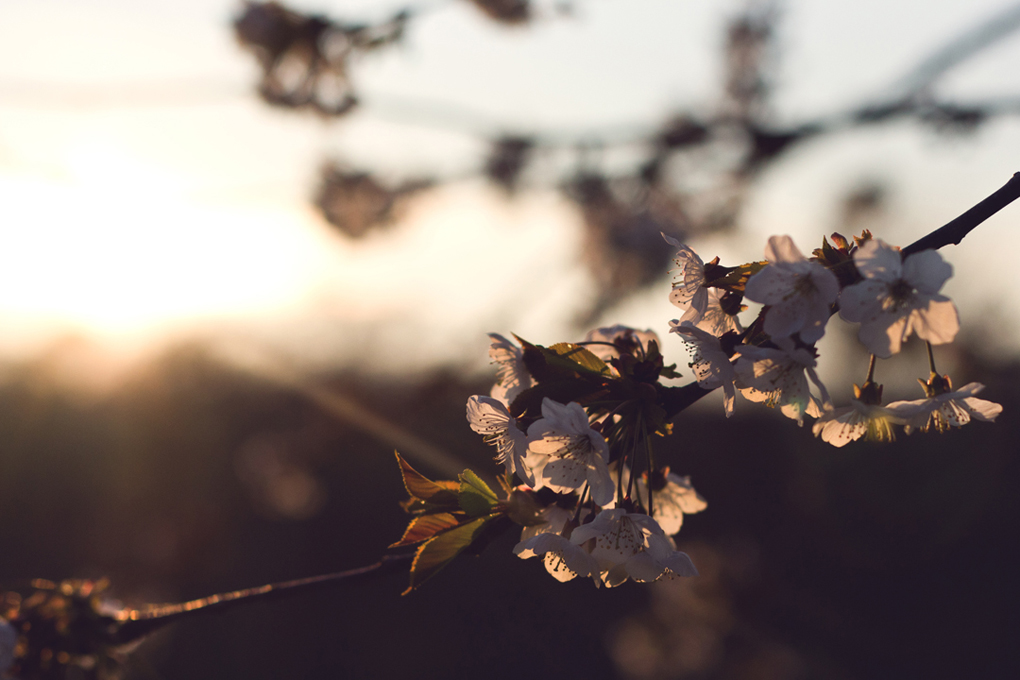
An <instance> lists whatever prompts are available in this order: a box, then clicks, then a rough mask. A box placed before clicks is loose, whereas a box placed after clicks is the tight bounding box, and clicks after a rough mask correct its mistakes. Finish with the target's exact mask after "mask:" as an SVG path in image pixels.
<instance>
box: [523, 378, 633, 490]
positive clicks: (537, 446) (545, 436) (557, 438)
mask: <svg viewBox="0 0 1020 680" xmlns="http://www.w3.org/2000/svg"><path fill="white" fill-rule="evenodd" d="M528 440H529V443H528V456H527V459H526V461H525V464H526V465H527V466H528V467H529V468H530V469H531V471H532V472H533V473H534V477H535V481H534V484H533V486H534V487H535V488H536V489H540V488H542V487H549V488H550V489H552V490H553V491H556V492H557V493H570V492H571V491H578V490H579V489H580V488H581V487H582V486H584V484H585V482H587V483H588V488H589V490H590V492H591V498H592V500H593V501H595V504H596V505H604V504H606V503H608V502H609V501H610V500H611V499H612V497H613V491H614V489H613V482H612V479H611V478H610V476H609V468H608V466H607V461H608V460H609V446H608V445H607V444H606V440H605V439H603V437H602V435H601V434H599V433H598V432H596V431H595V430H593V429H592V428H591V426H590V425H589V424H588V414H587V413H585V410H584V409H583V408H582V407H581V405H580V404H578V403H577V402H570V403H569V404H566V405H564V404H560V403H557V402H555V401H553V400H552V399H549V398H545V399H543V400H542V418H540V419H539V420H536V421H535V422H534V423H532V425H531V427H529V428H528Z"/></svg>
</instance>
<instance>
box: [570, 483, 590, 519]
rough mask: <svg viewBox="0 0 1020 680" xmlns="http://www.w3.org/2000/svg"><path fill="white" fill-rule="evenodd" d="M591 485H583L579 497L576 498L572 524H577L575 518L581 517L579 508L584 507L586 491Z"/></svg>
mask: <svg viewBox="0 0 1020 680" xmlns="http://www.w3.org/2000/svg"><path fill="white" fill-rule="evenodd" d="M590 487H591V485H590V484H588V482H585V483H584V487H583V488H582V489H581V495H580V496H578V498H577V507H576V508H574V519H573V522H574V523H575V524H576V523H577V518H578V517H580V516H581V508H582V507H583V506H584V502H585V501H586V500H587V497H588V491H589V490H590Z"/></svg>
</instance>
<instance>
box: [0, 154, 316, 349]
mask: <svg viewBox="0 0 1020 680" xmlns="http://www.w3.org/2000/svg"><path fill="white" fill-rule="evenodd" d="M66 169H67V171H68V175H69V177H68V178H67V179H65V180H64V181H58V180H54V179H47V178H40V177H30V176H24V175H23V176H20V177H15V176H3V175H0V205H3V215H4V221H3V225H2V234H3V255H4V261H3V266H2V268H0V314H2V315H3V316H5V317H15V318H18V319H21V320H22V321H24V322H32V321H54V322H64V323H68V324H70V325H77V326H80V327H82V328H84V329H85V330H89V331H98V332H100V333H103V332H115V333H120V332H125V331H128V332H131V331H138V330H144V329H146V328H149V327H152V326H157V325H163V324H167V323H173V322H179V321H182V320H188V319H196V318H200V317H218V316H221V315H236V314H247V313H252V312H258V311H266V310H269V309H273V308H280V307H285V306H287V305H290V304H292V303H294V302H295V301H297V300H299V299H300V298H301V297H302V295H303V294H305V293H306V292H307V290H308V287H309V284H310V280H311V278H312V277H314V276H315V273H316V271H315V270H316V267H315V266H314V265H315V264H316V262H315V260H316V258H315V253H316V251H317V248H318V246H317V244H314V243H310V242H309V238H308V235H307V234H306V235H305V238H304V239H302V237H301V236H302V235H301V234H300V233H295V231H296V230H295V228H294V223H299V222H300V220H299V219H298V217H299V215H296V214H295V213H293V212H291V213H289V214H284V215H281V213H283V212H285V211H284V210H283V209H280V208H277V209H275V210H274V209H273V208H272V207H270V208H266V207H265V206H260V207H256V206H252V207H251V208H248V209H241V208H238V207H234V206H216V205H208V204H203V203H201V202H199V201H196V200H193V199H191V198H189V197H188V195H187V194H186V193H185V192H183V191H182V187H183V186H184V184H185V180H184V179H183V178H182V177H179V176H175V175H173V174H171V173H170V172H169V171H167V170H165V169H163V168H160V167H157V166H153V165H148V164H146V163H145V162H144V161H143V160H142V159H139V158H137V157H134V156H132V155H131V153H130V152H129V151H128V150H127V149H125V148H122V147H118V146H116V145H114V144H112V143H109V142H103V141H101V140H90V141H88V142H84V143H81V144H76V145H72V146H71V147H70V149H69V151H68V153H67V156H66ZM281 218H282V219H281ZM310 265H311V266H310Z"/></svg>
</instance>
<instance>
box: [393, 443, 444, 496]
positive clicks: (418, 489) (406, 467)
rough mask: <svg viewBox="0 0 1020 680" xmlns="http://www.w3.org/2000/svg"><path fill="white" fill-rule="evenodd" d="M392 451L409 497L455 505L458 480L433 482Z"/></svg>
mask: <svg viewBox="0 0 1020 680" xmlns="http://www.w3.org/2000/svg"><path fill="white" fill-rule="evenodd" d="M394 453H395V454H396V456H397V463H398V464H399V465H400V474H401V476H402V477H403V478H404V488H405V489H407V493H408V494H409V495H410V496H411V498H413V499H415V500H419V501H424V502H426V503H430V504H432V505H438V506H442V507H451V508H455V507H457V491H458V489H459V488H460V483H459V482H455V481H452V480H442V481H438V482H433V481H432V480H430V479H428V478H426V477H425V476H424V475H422V474H421V473H420V472H418V471H417V470H415V469H414V468H413V467H411V466H410V464H409V463H408V462H407V461H406V460H404V459H403V457H401V455H400V453H399V452H397V451H394Z"/></svg>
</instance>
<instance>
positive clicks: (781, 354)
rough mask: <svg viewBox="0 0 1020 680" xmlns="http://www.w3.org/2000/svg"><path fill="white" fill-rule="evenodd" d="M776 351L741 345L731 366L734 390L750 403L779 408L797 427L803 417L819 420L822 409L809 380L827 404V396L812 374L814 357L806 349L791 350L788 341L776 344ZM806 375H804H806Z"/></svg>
mask: <svg viewBox="0 0 1020 680" xmlns="http://www.w3.org/2000/svg"><path fill="white" fill-rule="evenodd" d="M776 344H778V345H779V347H778V348H776V349H773V348H769V347H751V346H747V345H742V346H740V347H739V348H738V349H737V351H738V352H739V354H740V356H739V357H738V358H737V363H736V365H735V367H734V369H735V370H736V374H737V383H736V384H737V388H738V389H740V393H741V394H743V395H744V397H745V398H747V399H748V400H749V401H763V402H765V404H766V405H767V406H770V407H775V406H779V410H780V411H781V412H782V414H783V415H784V416H786V417H787V418H793V419H794V420H796V421H797V424H798V425H803V424H804V414H805V413H807V414H808V415H809V416H813V417H815V418H819V417H821V416H822V410H821V408H820V407H819V404H818V400H817V399H815V397H814V396H813V395H812V394H811V390H810V387H809V385H808V379H809V378H810V380H811V382H813V383H814V384H815V385H816V386H817V387H818V390H819V392H820V393H821V395H822V401H823V403H825V404H828V403H830V400H829V393H828V391H826V389H825V386H824V385H823V384H822V382H821V380H819V379H818V374H817V373H815V365H816V362H815V357H814V356H813V355H812V354H811V352H809V351H808V350H806V349H803V348H799V349H797V348H794V345H793V343H792V342H790V341H789V340H787V341H782V340H780V341H777V343H776ZM805 374H806V375H805Z"/></svg>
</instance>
